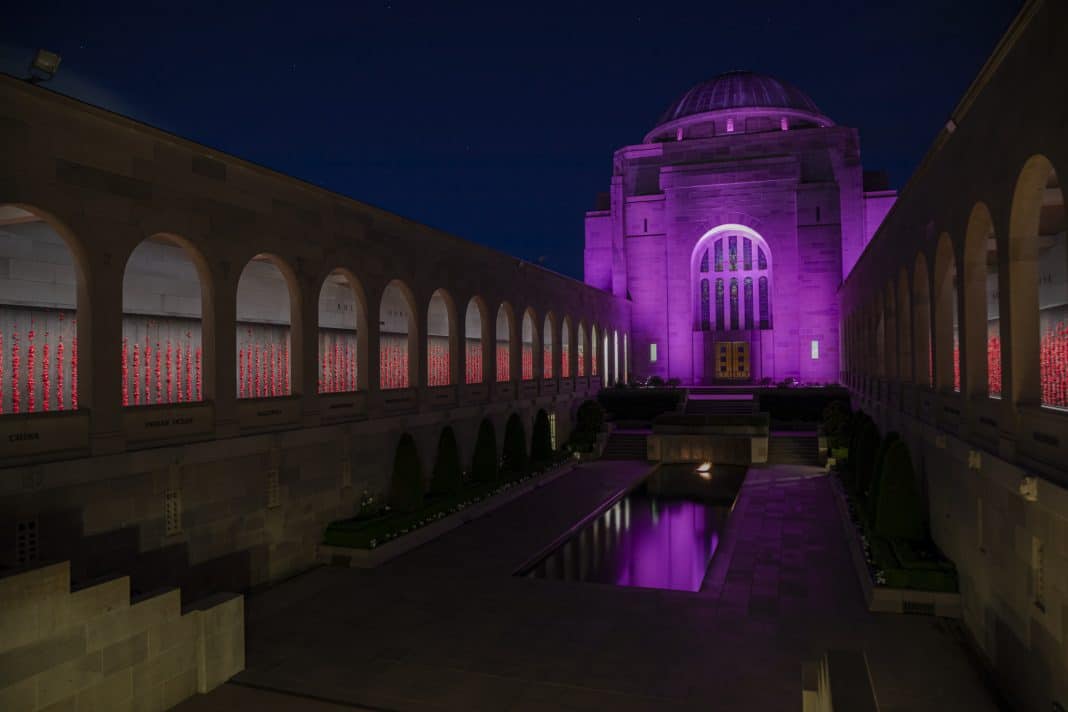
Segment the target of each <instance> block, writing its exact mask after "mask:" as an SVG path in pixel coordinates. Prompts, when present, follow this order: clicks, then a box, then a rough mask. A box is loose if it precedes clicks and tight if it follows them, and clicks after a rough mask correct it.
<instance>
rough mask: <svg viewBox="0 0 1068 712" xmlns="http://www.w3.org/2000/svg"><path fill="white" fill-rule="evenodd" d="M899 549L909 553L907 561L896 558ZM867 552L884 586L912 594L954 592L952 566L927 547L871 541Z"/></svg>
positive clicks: (875, 538)
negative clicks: (918, 592)
mask: <svg viewBox="0 0 1068 712" xmlns="http://www.w3.org/2000/svg"><path fill="white" fill-rule="evenodd" d="M902 547H905V548H906V549H907V550H908V551H909V554H908V555H907V557H911V558H906V560H902V559H901V558H900V557H899V556H898V552H899V551H902V550H903V549H902ZM871 550H872V558H873V559H875V562H876V564H877V565H878V566H879V568H880V569H881V570H882V572H883V578H884V580H885V582H884V583H883V584H882V585H884V586H889V587H891V588H907V589H911V590H913V591H935V592H939V593H956V592H957V588H958V584H957V571H956V569H955V568H954V567H953V564H952V563H950V562H949V561H946V560H945V559H943V558H942V557H941V556H940V555H939V554H938V553H937V552H935V551H933V550H932V549H930V548H928V547H922V548H920V547H915V546H913V544H912V543H910V542H903V541H901V540H898V539H885V538H883V537H874V538H873V539H872V542H871ZM920 551H922V552H924V554H923V556H922V559H921V557H918V556H917V555H916V552H920Z"/></svg>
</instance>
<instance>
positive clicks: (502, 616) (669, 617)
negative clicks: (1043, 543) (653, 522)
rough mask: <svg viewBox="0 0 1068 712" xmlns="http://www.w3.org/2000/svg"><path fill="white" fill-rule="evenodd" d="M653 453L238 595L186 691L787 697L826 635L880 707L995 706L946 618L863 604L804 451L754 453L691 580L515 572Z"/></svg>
mask: <svg viewBox="0 0 1068 712" xmlns="http://www.w3.org/2000/svg"><path fill="white" fill-rule="evenodd" d="M648 469H649V466H648V465H646V464H645V463H638V462H626V461H623V462H597V463H592V464H587V465H583V466H581V467H580V468H578V469H576V470H575V471H574V472H572V473H570V474H568V475H565V476H564V477H561V478H560V479H557V480H556V481H554V482H552V483H550V484H548V485H546V486H544V487H542V488H540V489H539V490H536V491H535V492H532V493H530V494H529V495H526V496H524V497H522V498H520V499H518V500H516V501H514V502H512V503H510V504H508V505H506V506H504V507H502V508H501V509H499V510H497V511H496V512H494V513H492V514H490V515H487V516H485V517H483V518H481V519H479V520H476V521H474V522H471V523H469V524H467V525H465V526H463V527H460V528H459V529H456V530H454V531H453V532H451V533H449V534H447V535H445V536H444V537H442V538H440V539H438V540H437V541H435V542H432V543H430V544H428V545H426V546H424V547H421V548H420V549H417V550H415V551H413V552H411V553H409V554H407V555H405V556H403V557H400V558H398V559H396V560H394V561H393V562H390V563H389V564H387V565H385V566H383V567H381V568H380V569H377V570H372V571H362V570H356V569H343V568H335V567H324V568H320V569H316V570H313V571H311V572H309V573H307V574H305V575H303V576H300V577H298V578H296V579H294V580H292V581H289V582H286V583H284V584H282V585H280V586H278V587H276V588H274V589H272V590H269V591H266V592H264V593H261V594H258V595H255V596H253V597H251V598H250V599H249V601H248V604H247V609H248V627H247V669H246V671H245V672H244V673H242V674H241V675H240V676H238V678H237V680H236V681H235V682H234V683H231V684H229V685H226V686H224V687H223V688H220V689H219V690H217V691H216V692H214V693H212V694H211V695H207V696H202V697H197V698H194V699H193V700H190V701H188V702H187V703H185V704H184V705H182V706H181V707H180V709H182V710H185V711H186V712H189V711H195V710H216V709H234V708H241V707H248V708H257V709H265V710H269V709H304V710H309V711H321V712H328V711H330V710H335V709H344V708H346V707H355V708H357V709H361V708H362V709H367V708H370V709H387V710H517V711H524V710H555V709H566V710H602V709H613V710H698V709H700V710H799V709H800V707H801V665H802V663H803V662H804V661H807V660H814V659H816V658H817V657H818V656H819V655H820V654H821V653H822V652H823V651H825V650H826V649H828V648H830V647H846V648H862V649H864V650H865V651H866V653H867V655H868V658H869V661H870V663H871V666H872V677H873V680H874V683H875V686H876V692H877V694H878V696H879V701H880V703H881V709H882V710H883V712H904V711H905V710H908V711H910V712H923V711H925V710H932V711H933V710H939V711H942V710H956V709H960V710H975V711H977V712H982V711H984V710H996V709H998V707H997V706H996V704H995V702H994V698H993V697H992V695H991V694H990V692H989V691H988V689H987V688H986V687H985V686H984V684H983V681H982V678H981V674H980V673H979V671H978V670H976V669H975V668H974V666H973V665H972V664H971V662H970V659H969V657H968V655H967V653H966V652H965V648H964V647H963V643H962V642H961V639H960V634H959V631H958V629H957V627H956V626H955V625H953V624H951V623H950V622H947V621H943V620H940V619H936V618H931V617H925V616H893V615H874V614H870V613H868V612H867V611H866V610H865V608H864V606H863V604H862V600H861V594H860V589H859V587H858V585H857V583H856V580H855V576H854V574H853V571H852V568H851V566H850V562H849V558H848V552H847V549H846V546H845V542H844V541H843V537H842V532H841V525H840V522H839V519H838V515H837V513H836V511H835V509H834V502H833V499H832V495H831V492H830V490H829V486H828V482H827V480H826V478H825V477H824V476H823V474H822V472H821V471H820V470H818V469H816V468H810V467H800V466H774V467H766V468H754V469H751V470H750V472H749V474H748V476H747V479H746V482H745V484H744V486H743V488H742V491H741V493H740V495H739V498H738V500H737V503H736V505H735V509H734V512H733V513H732V515H731V518H730V521H729V523H728V528H727V532H726V534H725V536H724V539H723V542H722V544H721V549H720V552H719V554H718V555H717V558H716V560H715V561H714V562H713V564H712V566H711V567H710V570H709V574H708V576H707V577H706V580H705V585H704V586H703V588H702V590H701V591H699V592H696V593H688V592H675V591H659V590H652V589H634V588H619V587H614V586H608V585H601V584H592V583H577V582H569V581H551V580H541V579H526V578H518V577H515V576H512V575H511V574H512V572H513V571H514V570H515V568H516V567H518V566H519V565H521V564H522V563H523V562H524V561H526V560H527V559H528V558H529V557H531V556H532V555H533V554H535V553H537V552H538V551H539V550H541V549H542V548H544V547H545V546H547V545H548V544H550V543H551V542H552V541H553V540H554V539H556V538H557V537H558V536H559V535H560V534H561V533H563V532H564V531H566V530H567V529H568V528H569V527H570V526H572V525H573V524H574V523H575V522H577V521H579V520H580V519H581V518H582V517H583V516H585V515H586V514H588V513H589V512H590V511H591V510H593V509H594V508H596V507H597V505H598V504H599V503H600V502H603V501H604V500H605V499H606V498H608V497H610V496H612V495H613V494H615V493H617V492H619V491H620V490H621V489H624V488H627V487H629V486H630V485H632V484H633V483H635V482H636V481H638V480H639V479H641V478H642V477H643V476H644V475H645V473H646V472H647V471H648ZM269 691H273V692H269Z"/></svg>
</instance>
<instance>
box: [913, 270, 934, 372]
mask: <svg viewBox="0 0 1068 712" xmlns="http://www.w3.org/2000/svg"><path fill="white" fill-rule="evenodd" d="M912 294H913V300H912V313H913V320H912V321H913V331H912V333H913V335H914V338H913V343H914V344H915V348H914V349H913V351H912V359H913V360H912V364H913V366H912V372H913V374H915V378H916V382H917V383H919V384H920V385H924V386H931V385H932V384H933V383H934V349H933V348H932V346H931V290H930V278H929V277H928V274H927V258H925V257H924V256H923V253H920V254H918V255H916V267H915V269H914V274H913V277H912Z"/></svg>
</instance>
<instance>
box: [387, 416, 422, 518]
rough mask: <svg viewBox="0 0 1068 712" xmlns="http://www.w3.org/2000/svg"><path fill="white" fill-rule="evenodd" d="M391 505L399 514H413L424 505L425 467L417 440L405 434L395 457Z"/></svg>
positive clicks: (391, 478) (390, 496) (398, 444)
mask: <svg viewBox="0 0 1068 712" xmlns="http://www.w3.org/2000/svg"><path fill="white" fill-rule="evenodd" d="M389 503H390V505H391V506H392V507H393V508H394V509H396V510H397V511H398V512H413V511H415V510H417V509H419V507H421V506H422V505H423V467H422V465H421V464H420V463H419V450H418V449H417V448H416V446H415V439H414V438H412V436H411V435H409V434H408V433H404V434H403V435H401V437H400V441H399V442H398V443H397V450H396V452H395V454H394V456H393V474H392V475H391V477H390V480H389Z"/></svg>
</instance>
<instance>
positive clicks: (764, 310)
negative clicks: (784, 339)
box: [757, 252, 771, 329]
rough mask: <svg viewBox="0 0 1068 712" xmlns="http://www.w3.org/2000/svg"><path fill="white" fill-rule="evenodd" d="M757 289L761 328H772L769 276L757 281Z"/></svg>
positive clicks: (762, 254)
mask: <svg viewBox="0 0 1068 712" xmlns="http://www.w3.org/2000/svg"><path fill="white" fill-rule="evenodd" d="M760 256H761V257H763V256H764V253H763V252H761V253H760ZM757 290H758V293H759V296H760V328H761V329H770V328H771V316H770V313H771V304H770V303H769V302H768V278H767V277H761V278H760V279H759V280H758V282H757Z"/></svg>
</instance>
